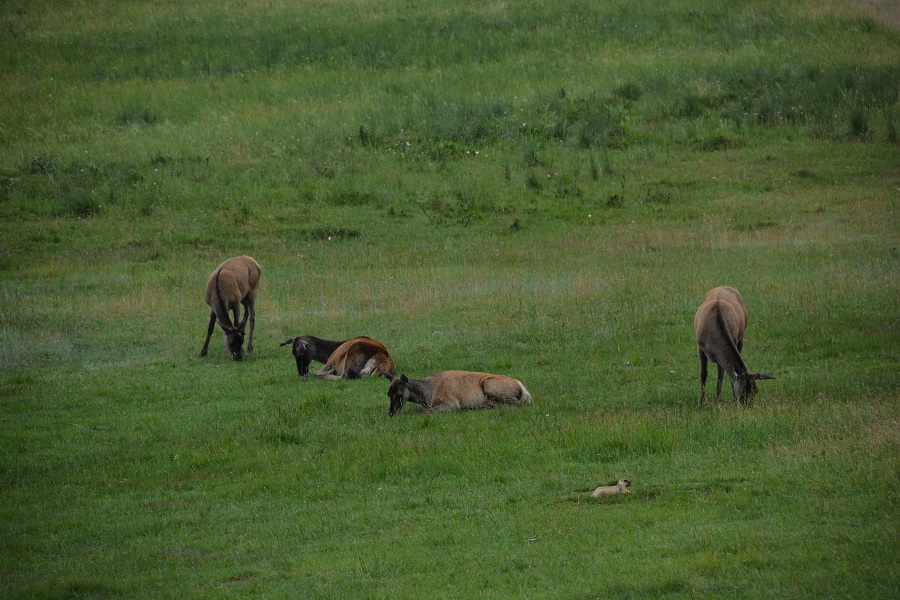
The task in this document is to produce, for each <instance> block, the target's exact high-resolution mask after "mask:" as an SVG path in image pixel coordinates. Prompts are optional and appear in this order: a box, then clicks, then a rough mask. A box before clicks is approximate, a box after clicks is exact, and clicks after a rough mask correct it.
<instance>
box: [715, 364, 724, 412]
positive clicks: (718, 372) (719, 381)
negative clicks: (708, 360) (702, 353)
mask: <svg viewBox="0 0 900 600" xmlns="http://www.w3.org/2000/svg"><path fill="white" fill-rule="evenodd" d="M716 375H717V379H716V404H718V403H719V400H720V399H721V398H722V377H723V376H724V375H725V369H723V368H722V365H720V364H718V363H716Z"/></svg>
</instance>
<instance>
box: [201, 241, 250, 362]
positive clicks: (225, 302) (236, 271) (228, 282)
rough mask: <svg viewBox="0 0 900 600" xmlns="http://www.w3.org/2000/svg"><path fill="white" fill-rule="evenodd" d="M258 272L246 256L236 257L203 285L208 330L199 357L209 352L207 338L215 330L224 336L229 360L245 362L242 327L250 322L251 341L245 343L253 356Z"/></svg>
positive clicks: (217, 270) (213, 273)
mask: <svg viewBox="0 0 900 600" xmlns="http://www.w3.org/2000/svg"><path fill="white" fill-rule="evenodd" d="M260 273H261V269H260V268H259V265H258V264H257V263H256V261H255V260H253V259H252V258H250V257H249V256H237V257H235V258H229V259H228V260H226V261H225V262H223V263H222V264H221V265H219V266H218V268H216V270H215V271H213V272H212V274H211V275H210V276H209V280H207V282H206V303H207V304H208V305H209V308H210V313H209V330H208V331H207V332H206V342H205V343H204V344H203V350H201V351H200V356H206V351H207V349H208V348H209V338H210V337H212V333H213V330H214V329H215V328H216V321H218V323H219V327H221V328H222V331H224V332H225V346H226V347H227V348H228V351H229V352H231V358H233V359H234V360H242V359H243V358H244V348H243V346H244V327H245V326H246V325H247V320H248V319H249V320H250V337H249V341H248V343H247V351H248V352H253V328H254V326H255V325H256V292H257V290H258V288H259V276H260ZM241 304H243V305H244V320H243V321H240V323H238V321H239V318H240V310H241V308H240V305H241ZM229 311H231V312H233V313H234V322H232V320H231V317H230V316H229V314H228V313H229Z"/></svg>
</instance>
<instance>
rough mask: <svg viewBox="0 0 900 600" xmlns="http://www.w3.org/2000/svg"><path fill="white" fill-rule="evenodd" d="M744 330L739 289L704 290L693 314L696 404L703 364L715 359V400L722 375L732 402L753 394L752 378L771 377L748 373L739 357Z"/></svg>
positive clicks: (744, 308) (703, 378) (703, 388)
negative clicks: (725, 376) (697, 370)
mask: <svg viewBox="0 0 900 600" xmlns="http://www.w3.org/2000/svg"><path fill="white" fill-rule="evenodd" d="M746 330H747V306H746V305H745V304H744V299H743V298H741V294H740V292H738V291H737V290H736V289H734V288H732V287H728V286H722V287H717V288H715V289H712V290H710V291H709V292H707V294H706V298H705V299H704V301H703V304H702V305H700V308H699V309H697V314H695V315H694V332H695V333H696V335H697V355H698V356H699V358H700V407H701V408H702V407H703V404H704V402H705V401H706V375H707V370H706V365H707V361H708V360H711V361H713V362H714V363H716V368H717V370H718V379H717V381H716V403H718V402H719V397H720V396H721V395H722V376H723V374H725V373H727V374H728V378H729V379H730V380H731V391H732V392H733V393H734V403H735V404H737V405H741V404H742V403H746V402H749V401H750V400H752V399H753V396H755V395H756V391H757V388H756V382H757V381H758V380H760V379H775V378H774V377H772V376H771V375H766V374H762V373H751V372H750V371H749V369H747V365H746V364H745V363H744V359H743V358H741V350H742V349H743V347H744V332H745V331H746Z"/></svg>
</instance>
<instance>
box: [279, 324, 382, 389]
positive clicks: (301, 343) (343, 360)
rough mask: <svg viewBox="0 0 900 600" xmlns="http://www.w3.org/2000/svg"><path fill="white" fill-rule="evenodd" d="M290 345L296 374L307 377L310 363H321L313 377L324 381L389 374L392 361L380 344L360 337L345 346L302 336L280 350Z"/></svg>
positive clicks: (285, 343)
mask: <svg viewBox="0 0 900 600" xmlns="http://www.w3.org/2000/svg"><path fill="white" fill-rule="evenodd" d="M288 344H290V346H291V352H292V353H293V355H294V358H295V359H296V361H297V373H298V374H300V375H301V376H302V375H306V374H307V373H309V363H311V362H312V361H316V362H320V363H325V366H324V367H322V368H321V369H319V370H318V371H316V372H315V373H313V375H315V376H316V377H323V378H325V379H359V378H361V377H368V376H369V375H382V374H393V372H394V368H395V366H394V359H393V358H392V357H391V355H390V353H388V351H387V348H385V347H384V344H382V343H381V342H377V341H375V340H373V339H372V338H369V337H365V336H360V337H355V338H353V339H349V340H347V341H345V342H333V341H330V340H323V339H321V338H317V337H313V336H311V335H302V336H299V337H295V338H291V339H289V340H285V341H284V342H282V343H281V345H282V346H287V345H288Z"/></svg>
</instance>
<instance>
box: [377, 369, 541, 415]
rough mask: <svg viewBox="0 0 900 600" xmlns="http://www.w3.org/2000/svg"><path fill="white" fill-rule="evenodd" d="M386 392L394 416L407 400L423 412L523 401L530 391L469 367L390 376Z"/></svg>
mask: <svg viewBox="0 0 900 600" xmlns="http://www.w3.org/2000/svg"><path fill="white" fill-rule="evenodd" d="M385 377H386V378H387V379H388V381H390V382H391V385H390V387H389V388H388V392H387V395H388V397H389V398H390V399H391V406H390V415H391V416H392V417H393V416H394V415H395V414H397V413H398V412H400V409H402V408H403V406H404V405H405V404H406V403H407V402H413V403H414V404H419V405H421V406H422V410H423V411H425V412H444V411H448V410H459V409H461V408H469V409H472V408H490V407H492V406H496V405H497V404H510V405H515V406H519V405H523V404H528V403H530V402H531V394H529V393H528V390H526V389H525V386H524V385H522V382H521V381H519V380H518V379H513V378H512V377H507V376H505V375H491V374H490V373H473V372H470V371H441V372H440V373H435V374H434V375H432V376H430V377H426V378H425V379H409V378H407V377H406V375H401V376H400V377H393V376H391V375H388V374H385Z"/></svg>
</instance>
